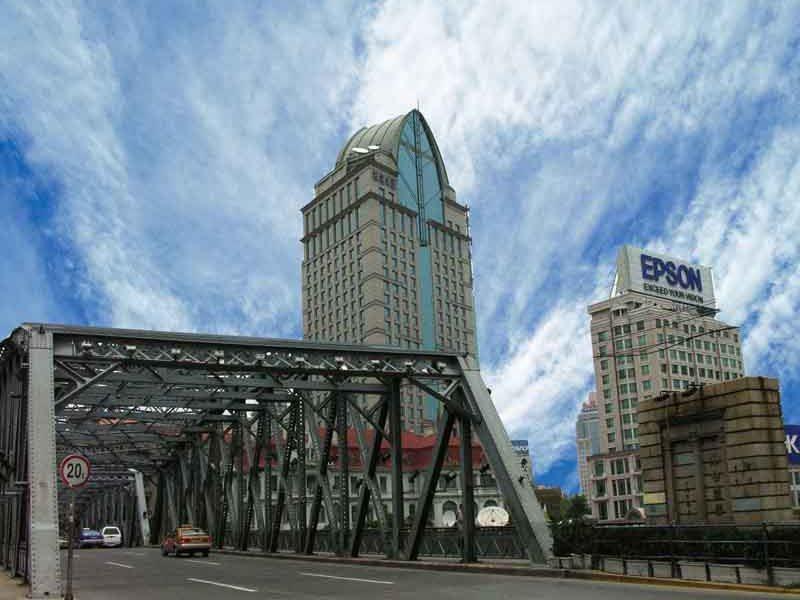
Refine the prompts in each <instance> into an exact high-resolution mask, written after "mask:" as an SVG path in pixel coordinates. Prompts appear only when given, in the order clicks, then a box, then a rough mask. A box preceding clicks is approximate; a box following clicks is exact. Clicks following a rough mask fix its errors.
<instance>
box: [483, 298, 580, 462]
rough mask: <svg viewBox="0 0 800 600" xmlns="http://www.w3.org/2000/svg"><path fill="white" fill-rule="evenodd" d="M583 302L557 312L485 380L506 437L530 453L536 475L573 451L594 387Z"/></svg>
mask: <svg viewBox="0 0 800 600" xmlns="http://www.w3.org/2000/svg"><path fill="white" fill-rule="evenodd" d="M587 303H588V297H580V298H577V299H575V300H573V301H572V302H571V303H569V304H567V303H565V304H563V305H559V306H557V307H555V308H554V309H553V310H551V311H550V312H549V313H548V314H547V315H546V316H545V317H544V318H543V319H542V321H541V322H540V323H539V325H538V326H537V328H536V330H535V331H534V332H533V333H532V335H531V336H530V337H528V338H527V339H525V340H524V341H522V342H521V343H520V344H519V346H517V347H516V348H514V350H513V351H512V354H511V357H510V358H509V360H507V361H505V362H504V363H503V364H502V365H500V366H499V367H498V368H496V369H494V370H491V371H489V372H488V373H487V375H486V379H487V385H488V386H489V388H490V389H491V390H492V399H493V400H494V402H495V404H496V406H497V410H498V411H499V412H500V417H501V418H502V419H503V422H504V423H506V426H507V427H508V428H509V433H510V434H511V436H512V437H525V438H527V439H528V440H529V442H530V444H531V446H532V447H533V448H534V452H533V457H534V467H535V469H536V471H537V472H546V471H548V470H549V469H550V467H551V466H552V465H553V463H554V462H555V461H557V460H559V459H561V458H563V457H564V455H565V453H566V452H568V451H570V450H571V449H572V448H574V442H575V417H576V416H577V413H578V410H579V408H580V402H582V401H583V400H584V399H585V397H586V394H587V393H588V392H589V390H590V388H591V387H592V385H593V383H592V379H591V376H592V372H593V366H592V357H591V345H590V344H587V343H586V340H588V339H589V323H588V319H587V318H586V305H587Z"/></svg>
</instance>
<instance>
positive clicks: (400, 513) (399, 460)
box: [389, 378, 405, 559]
mask: <svg viewBox="0 0 800 600" xmlns="http://www.w3.org/2000/svg"><path fill="white" fill-rule="evenodd" d="M390 386H391V387H390V391H389V426H390V427H391V432H390V433H389V435H391V436H392V443H391V447H390V449H391V454H392V543H391V552H392V558H394V559H400V558H402V557H401V554H402V548H401V543H402V541H401V539H400V533H401V531H402V529H403V520H404V518H405V511H404V510H403V508H404V507H403V409H402V405H401V397H400V379H398V378H394V379H392V381H391V384H390Z"/></svg>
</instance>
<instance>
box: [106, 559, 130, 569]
mask: <svg viewBox="0 0 800 600" xmlns="http://www.w3.org/2000/svg"><path fill="white" fill-rule="evenodd" d="M106 564H107V565H114V566H115V567H122V568H123V569H133V567H132V566H130V565H123V564H122V563H118V562H111V561H110V560H107V561H106Z"/></svg>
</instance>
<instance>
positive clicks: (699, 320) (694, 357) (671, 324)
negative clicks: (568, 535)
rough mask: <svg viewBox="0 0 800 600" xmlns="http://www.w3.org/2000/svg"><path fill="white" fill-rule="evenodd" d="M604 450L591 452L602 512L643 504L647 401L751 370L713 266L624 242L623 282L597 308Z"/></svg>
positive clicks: (596, 502)
mask: <svg viewBox="0 0 800 600" xmlns="http://www.w3.org/2000/svg"><path fill="white" fill-rule="evenodd" d="M588 312H589V314H590V315H591V336H592V354H593V356H594V369H595V382H596V386H597V388H596V391H597V413H598V421H599V434H600V452H599V453H598V454H594V455H592V456H590V457H589V471H590V474H591V475H590V477H591V481H592V483H591V486H590V487H591V494H589V495H590V497H591V508H592V516H593V517H594V518H596V519H598V520H599V521H606V522H609V521H610V522H613V521H624V520H626V519H627V517H628V516H629V515H631V514H635V513H636V512H637V511H633V510H632V509H640V508H641V507H642V500H643V498H642V493H643V490H642V487H641V471H640V468H639V465H640V461H639V425H638V422H637V421H638V411H637V408H638V405H639V402H640V401H641V400H642V399H646V398H652V397H655V396H657V395H660V394H662V393H664V392H670V391H678V390H681V391H683V390H689V389H691V388H694V387H696V386H702V385H707V384H712V383H717V382H722V381H730V380H734V379H737V378H739V377H742V376H743V375H744V372H745V370H744V364H743V362H742V351H741V340H740V337H739V330H738V329H737V328H736V327H731V326H730V325H727V324H726V323H723V322H722V321H719V320H717V319H716V318H715V314H716V298H715V297H714V282H713V277H712V274H711V269H710V268H709V267H704V266H698V265H691V264H689V263H687V262H686V261H684V260H681V259H676V258H671V257H669V256H664V255H660V254H656V253H654V252H651V251H648V250H642V249H640V248H634V247H633V246H624V247H622V248H621V249H620V252H619V255H618V258H617V274H616V278H615V283H614V289H613V290H612V292H611V296H610V297H609V298H608V299H607V300H603V301H602V302H598V303H596V304H592V305H591V306H589V307H588Z"/></svg>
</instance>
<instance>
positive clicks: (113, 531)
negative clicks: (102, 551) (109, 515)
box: [101, 526, 122, 548]
mask: <svg viewBox="0 0 800 600" xmlns="http://www.w3.org/2000/svg"><path fill="white" fill-rule="evenodd" d="M101 533H102V534H103V546H105V547H106V548H114V547H116V546H122V532H121V531H120V530H119V527H111V526H109V527H103V531H102V532H101Z"/></svg>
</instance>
